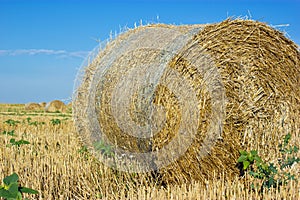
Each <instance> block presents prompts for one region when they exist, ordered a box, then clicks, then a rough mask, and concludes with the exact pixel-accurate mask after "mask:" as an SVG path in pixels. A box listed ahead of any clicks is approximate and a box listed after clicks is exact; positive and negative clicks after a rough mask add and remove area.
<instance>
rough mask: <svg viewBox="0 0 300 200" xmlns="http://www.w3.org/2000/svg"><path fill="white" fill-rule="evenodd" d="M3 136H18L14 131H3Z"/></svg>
mask: <svg viewBox="0 0 300 200" xmlns="http://www.w3.org/2000/svg"><path fill="white" fill-rule="evenodd" d="M1 134H2V135H10V136H16V135H15V131H14V130H11V131H2V133H1Z"/></svg>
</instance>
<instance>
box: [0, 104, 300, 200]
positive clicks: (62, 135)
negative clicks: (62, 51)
mask: <svg viewBox="0 0 300 200" xmlns="http://www.w3.org/2000/svg"><path fill="white" fill-rule="evenodd" d="M11 139H15V140H14V141H21V140H23V141H28V142H29V143H30V144H19V145H16V144H14V143H13V142H12V140H11ZM292 143H293V144H300V139H299V137H297V138H292ZM277 145H278V144H274V148H275V147H276V146H277ZM270 152H272V151H270ZM271 157H272V158H273V159H271V160H276V159H278V157H279V154H274V155H272V156H271ZM299 168H300V167H299V164H296V165H293V166H292V167H290V169H287V170H288V171H290V172H292V173H294V174H295V175H296V176H295V177H296V179H297V178H299V171H300V170H299ZM13 172H15V173H17V174H18V175H19V177H20V184H21V185H22V186H26V187H29V188H33V189H35V190H38V191H39V194H38V195H27V196H26V197H28V198H29V199H145V200H146V199H191V200H193V199H295V200H296V199H300V183H299V182H297V181H289V182H288V183H287V184H286V185H285V186H282V187H280V188H270V189H266V190H263V191H261V190H260V188H253V187H252V186H251V185H252V184H256V183H257V184H260V183H261V182H260V181H261V180H258V179H254V178H253V177H251V176H249V175H247V174H246V175H244V176H237V177H235V178H233V179H232V180H228V179H227V178H226V176H225V175H224V176H223V175H216V176H215V178H214V179H213V180H207V181H206V182H205V183H200V182H193V183H190V184H185V185H160V184H158V183H157V181H156V180H153V179H150V178H149V177H147V176H144V175H142V174H127V173H121V172H118V171H115V170H113V169H111V168H108V167H106V166H105V165H104V164H103V163H101V162H99V161H98V160H97V159H95V158H94V157H93V155H91V154H90V153H89V152H88V151H87V149H86V148H85V146H84V144H82V142H81V141H80V137H79V135H78V133H76V130H75V128H74V125H73V120H72V114H71V111H69V112H67V113H46V112H44V111H42V110H41V111H25V110H24V105H23V104H0V179H1V180H2V179H3V178H4V177H5V176H8V175H10V174H12V173H13Z"/></svg>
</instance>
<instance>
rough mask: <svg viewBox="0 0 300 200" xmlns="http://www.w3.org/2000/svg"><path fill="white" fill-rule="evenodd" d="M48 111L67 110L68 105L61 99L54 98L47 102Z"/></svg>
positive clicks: (46, 109) (46, 108)
mask: <svg viewBox="0 0 300 200" xmlns="http://www.w3.org/2000/svg"><path fill="white" fill-rule="evenodd" d="M45 111H46V112H58V111H59V112H65V111H66V105H65V104H64V102H62V101H59V100H54V101H51V102H49V103H47V105H46V107H45Z"/></svg>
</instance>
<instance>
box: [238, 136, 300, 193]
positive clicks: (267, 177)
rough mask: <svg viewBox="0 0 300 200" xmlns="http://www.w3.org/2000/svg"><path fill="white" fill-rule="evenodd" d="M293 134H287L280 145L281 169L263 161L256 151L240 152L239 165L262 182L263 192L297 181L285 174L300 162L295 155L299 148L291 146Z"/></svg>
mask: <svg viewBox="0 0 300 200" xmlns="http://www.w3.org/2000/svg"><path fill="white" fill-rule="evenodd" d="M290 139H291V134H287V135H286V136H285V137H284V139H283V143H281V144H279V148H280V150H279V151H280V152H279V153H280V158H279V159H278V161H279V168H278V167H277V166H276V165H275V164H274V163H267V162H265V161H263V160H262V159H261V157H260V156H259V155H258V153H257V151H256V150H252V151H250V152H247V151H243V150H240V157H239V158H238V160H237V161H238V163H241V164H242V166H243V171H244V172H248V173H249V175H250V176H252V177H254V178H256V179H260V180H262V184H261V186H260V188H261V191H262V190H263V189H264V188H268V189H269V188H278V187H279V186H282V185H285V184H287V182H288V181H289V180H295V176H294V175H292V174H290V173H287V172H285V170H284V169H285V168H286V167H291V166H292V165H293V164H294V163H298V162H300V159H299V158H297V157H296V156H295V155H296V153H297V152H298V150H299V148H298V147H297V146H289V141H290ZM252 186H253V187H254V185H252Z"/></svg>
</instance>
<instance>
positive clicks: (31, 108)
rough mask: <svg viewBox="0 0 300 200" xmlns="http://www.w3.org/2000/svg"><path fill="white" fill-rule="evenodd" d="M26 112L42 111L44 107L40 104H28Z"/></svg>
mask: <svg viewBox="0 0 300 200" xmlns="http://www.w3.org/2000/svg"><path fill="white" fill-rule="evenodd" d="M25 110H28V111H37V110H42V107H41V106H40V104H38V103H27V104H25Z"/></svg>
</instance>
